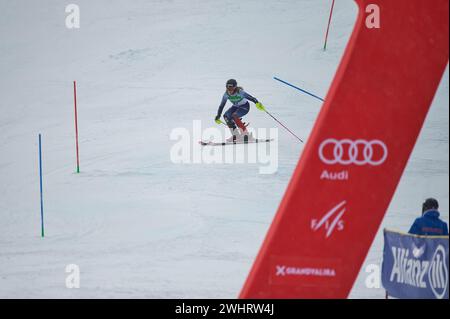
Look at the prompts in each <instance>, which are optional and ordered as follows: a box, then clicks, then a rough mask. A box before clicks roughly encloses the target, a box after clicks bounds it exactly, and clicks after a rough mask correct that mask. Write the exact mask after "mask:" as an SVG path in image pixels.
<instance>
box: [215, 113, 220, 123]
mask: <svg viewBox="0 0 450 319" xmlns="http://www.w3.org/2000/svg"><path fill="white" fill-rule="evenodd" d="M214 121H215V122H216V123H217V124H222V121H221V120H220V115H219V114H217V115H216V118H215V119H214Z"/></svg>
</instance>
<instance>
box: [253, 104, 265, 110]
mask: <svg viewBox="0 0 450 319" xmlns="http://www.w3.org/2000/svg"><path fill="white" fill-rule="evenodd" d="M255 106H256V108H257V109H258V110H260V111H265V110H266V108H265V107H264V105H262V104H261V103H260V102H258V103H256V104H255Z"/></svg>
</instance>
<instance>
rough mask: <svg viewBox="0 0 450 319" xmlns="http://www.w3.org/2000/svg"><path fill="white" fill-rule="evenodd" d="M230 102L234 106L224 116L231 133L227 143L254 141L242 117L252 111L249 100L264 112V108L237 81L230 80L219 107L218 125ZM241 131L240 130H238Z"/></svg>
mask: <svg viewBox="0 0 450 319" xmlns="http://www.w3.org/2000/svg"><path fill="white" fill-rule="evenodd" d="M227 100H230V102H231V103H233V105H232V106H231V107H230V108H229V109H228V110H227V111H226V112H225V114H224V115H223V117H224V119H225V122H226V124H227V126H228V127H229V129H230V131H231V137H230V138H229V139H227V142H236V141H241V140H244V141H249V140H254V138H253V136H252V135H251V134H249V133H248V131H247V128H246V125H245V123H244V122H242V117H243V116H244V115H246V114H247V113H248V111H249V110H250V104H249V102H248V101H249V100H250V101H252V102H253V103H255V105H256V107H257V108H258V109H260V110H263V108H264V107H263V106H262V104H261V103H259V102H258V100H257V99H256V98H254V97H253V96H251V95H250V94H248V93H247V92H245V91H244V89H243V88H242V87H239V86H237V81H236V80H235V79H230V80H228V81H227V83H226V91H225V93H224V95H223V97H222V102H221V103H220V105H219V110H218V111H217V116H216V118H215V121H216V123H218V124H220V123H221V121H220V117H221V116H222V111H223V108H224V107H225V104H226V103H227ZM237 128H238V129H239V130H238V129H237Z"/></svg>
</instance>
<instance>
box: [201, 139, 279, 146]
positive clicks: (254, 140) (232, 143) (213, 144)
mask: <svg viewBox="0 0 450 319" xmlns="http://www.w3.org/2000/svg"><path fill="white" fill-rule="evenodd" d="M270 141H273V138H268V139H259V138H256V139H252V140H237V141H230V142H212V141H209V142H205V141H200V142H199V143H200V145H202V146H207V145H209V146H225V145H235V144H252V143H268V142H270Z"/></svg>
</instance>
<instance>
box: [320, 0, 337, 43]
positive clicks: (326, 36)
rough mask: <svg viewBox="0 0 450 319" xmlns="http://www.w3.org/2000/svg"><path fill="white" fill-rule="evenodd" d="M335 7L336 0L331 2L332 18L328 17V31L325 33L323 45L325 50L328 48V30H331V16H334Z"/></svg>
mask: <svg viewBox="0 0 450 319" xmlns="http://www.w3.org/2000/svg"><path fill="white" fill-rule="evenodd" d="M333 8H334V0H333V3H332V4H331V10H330V18H329V19H328V26H327V33H326V34H325V44H324V46H323V50H324V51H326V49H327V41H328V32H329V31H330V24H331V17H332V16H333Z"/></svg>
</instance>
